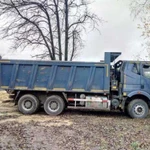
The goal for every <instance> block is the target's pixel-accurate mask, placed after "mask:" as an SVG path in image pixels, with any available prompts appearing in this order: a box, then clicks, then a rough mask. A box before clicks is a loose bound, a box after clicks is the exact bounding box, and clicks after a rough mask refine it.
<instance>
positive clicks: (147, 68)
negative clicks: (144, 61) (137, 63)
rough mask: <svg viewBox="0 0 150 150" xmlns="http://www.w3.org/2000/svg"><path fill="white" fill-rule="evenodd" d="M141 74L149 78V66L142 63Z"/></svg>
mask: <svg viewBox="0 0 150 150" xmlns="http://www.w3.org/2000/svg"><path fill="white" fill-rule="evenodd" d="M143 76H144V77H146V78H150V66H149V65H143Z"/></svg>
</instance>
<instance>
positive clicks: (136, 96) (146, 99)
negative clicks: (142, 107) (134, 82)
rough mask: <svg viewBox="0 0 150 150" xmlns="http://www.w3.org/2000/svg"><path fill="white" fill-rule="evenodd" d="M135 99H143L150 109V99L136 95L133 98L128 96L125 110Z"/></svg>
mask: <svg viewBox="0 0 150 150" xmlns="http://www.w3.org/2000/svg"><path fill="white" fill-rule="evenodd" d="M134 99H142V100H143V101H145V102H146V103H147V104H148V106H149V108H150V98H149V97H147V95H143V94H135V95H132V96H128V97H127V99H126V102H125V108H126V107H127V105H128V104H129V103H130V102H131V101H133V100H134Z"/></svg>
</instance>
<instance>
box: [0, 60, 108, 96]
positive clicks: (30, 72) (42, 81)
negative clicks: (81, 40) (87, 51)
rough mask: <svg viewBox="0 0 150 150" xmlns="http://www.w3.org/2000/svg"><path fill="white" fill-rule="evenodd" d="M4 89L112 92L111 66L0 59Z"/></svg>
mask: <svg viewBox="0 0 150 150" xmlns="http://www.w3.org/2000/svg"><path fill="white" fill-rule="evenodd" d="M0 87H1V89H5V90H32V91H66V92H73V91H75V92H89V93H91V92H94V93H104V92H106V93H109V88H110V71H109V60H108V63H107V61H105V62H104V63H100V62H98V63H96V62H95V63H93V62H92V63H90V62H89V63H88V62H60V61H30V60H0Z"/></svg>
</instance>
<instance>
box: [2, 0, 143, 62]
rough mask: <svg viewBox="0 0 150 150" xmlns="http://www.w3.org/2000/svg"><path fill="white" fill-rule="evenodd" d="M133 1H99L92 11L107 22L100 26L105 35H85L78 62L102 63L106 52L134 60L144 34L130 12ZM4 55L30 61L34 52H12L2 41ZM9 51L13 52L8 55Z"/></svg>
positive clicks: (4, 56) (92, 6)
mask: <svg viewBox="0 0 150 150" xmlns="http://www.w3.org/2000/svg"><path fill="white" fill-rule="evenodd" d="M129 1H130V0H95V2H94V3H93V4H92V5H91V9H92V11H93V12H95V13H96V14H97V15H98V16H99V17H100V18H102V19H103V20H105V21H106V23H103V25H100V26H99V29H100V31H101V34H99V32H97V31H92V32H90V33H88V34H86V35H84V40H85V47H84V49H83V50H82V51H81V52H80V53H79V54H78V57H77V58H76V60H81V61H99V60H100V59H103V56H104V52H106V51H107V52H108V51H111V52H113V51H117V52H122V56H121V57H120V59H134V56H135V55H136V54H137V53H139V52H140V51H141V49H142V46H141V44H142V38H141V34H142V33H141V31H140V30H139V29H137V24H138V21H137V20H133V18H132V17H131V15H130V14H131V13H130V10H129ZM0 45H1V48H0V54H1V55H2V56H3V58H13V59H16V58H17V59H30V58H31V55H32V54H31V51H30V50H29V51H25V52H21V53H20V52H17V51H16V52H10V50H9V46H10V43H9V42H7V41H0ZM8 52H9V53H8Z"/></svg>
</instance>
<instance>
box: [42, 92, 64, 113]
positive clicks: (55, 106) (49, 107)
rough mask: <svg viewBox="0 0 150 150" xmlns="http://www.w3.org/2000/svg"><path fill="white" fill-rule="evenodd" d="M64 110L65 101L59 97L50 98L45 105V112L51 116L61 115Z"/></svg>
mask: <svg viewBox="0 0 150 150" xmlns="http://www.w3.org/2000/svg"><path fill="white" fill-rule="evenodd" d="M64 108H65V103H64V100H63V99H62V98H61V97H60V96H57V95H53V96H49V97H48V98H47V99H46V101H45V103H44V110H45V112H46V113H47V114H49V115H59V114H61V113H62V112H63V110H64Z"/></svg>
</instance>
